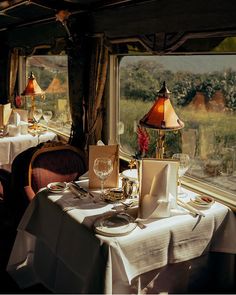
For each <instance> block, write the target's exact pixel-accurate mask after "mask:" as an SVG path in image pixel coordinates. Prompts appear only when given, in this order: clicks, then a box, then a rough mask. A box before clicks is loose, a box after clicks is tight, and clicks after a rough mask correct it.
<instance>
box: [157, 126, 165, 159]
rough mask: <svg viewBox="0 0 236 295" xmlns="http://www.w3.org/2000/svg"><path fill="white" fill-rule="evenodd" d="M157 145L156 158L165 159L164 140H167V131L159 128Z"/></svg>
mask: <svg viewBox="0 0 236 295" xmlns="http://www.w3.org/2000/svg"><path fill="white" fill-rule="evenodd" d="M157 133H158V137H157V146H156V158H157V159H163V157H164V142H165V131H163V130H160V129H158V130H157Z"/></svg>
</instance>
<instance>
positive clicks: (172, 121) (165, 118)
mask: <svg viewBox="0 0 236 295" xmlns="http://www.w3.org/2000/svg"><path fill="white" fill-rule="evenodd" d="M169 96H170V91H169V90H168V89H167V87H166V83H165V82H164V83H163V86H162V88H161V89H160V91H159V92H158V94H157V98H156V100H155V103H154V105H153V106H152V107H151V109H150V110H149V112H148V113H147V114H146V115H145V116H144V117H143V118H142V119H141V120H140V121H139V123H140V125H142V126H143V127H145V128H151V129H156V130H157V131H158V138H157V147H156V157H157V158H160V159H162V158H163V156H164V141H165V132H166V131H174V130H178V129H181V128H183V127H184V123H183V122H182V121H181V120H180V119H179V118H178V116H177V115H176V113H175V111H174V108H173V106H172V104H171V101H170V98H169Z"/></svg>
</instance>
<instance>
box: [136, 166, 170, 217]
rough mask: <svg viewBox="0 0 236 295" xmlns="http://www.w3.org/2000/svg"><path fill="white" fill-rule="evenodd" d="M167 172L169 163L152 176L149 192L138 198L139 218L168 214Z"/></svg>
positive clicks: (165, 215)
mask: <svg viewBox="0 0 236 295" xmlns="http://www.w3.org/2000/svg"><path fill="white" fill-rule="evenodd" d="M169 174H170V165H169V164H167V165H165V166H164V168H163V169H162V171H161V173H159V174H158V175H155V176H154V177H153V180H152V185H151V189H150V192H149V194H146V195H144V196H143V197H142V198H141V200H140V210H139V217H140V218H142V219H147V218H161V217H169V216H170V203H171V202H170V200H169V188H168V182H169V179H170V177H169Z"/></svg>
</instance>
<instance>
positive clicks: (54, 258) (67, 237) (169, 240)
mask: <svg viewBox="0 0 236 295" xmlns="http://www.w3.org/2000/svg"><path fill="white" fill-rule="evenodd" d="M177 170H178V165H177V164H176V162H175V161H158V160H146V161H143V163H142V170H141V179H140V191H139V200H138V202H136V204H135V206H130V207H129V206H128V204H129V203H130V201H132V200H133V201H134V198H133V197H131V198H130V199H121V200H119V201H117V200H116V202H115V203H114V202H108V201H105V200H104V199H103V198H101V196H102V195H103V193H104V192H103V191H102V190H101V189H103V187H101V188H99V187H98V188H96V189H95V188H90V187H89V181H90V179H89V177H86V176H82V177H81V180H79V181H76V182H75V183H73V182H72V183H69V184H65V185H61V184H60V183H53V184H49V186H48V188H45V189H42V190H41V191H40V192H38V194H37V195H36V197H35V198H34V199H33V200H32V202H31V203H30V205H29V207H28V208H27V210H26V212H25V214H24V216H23V218H22V220H21V223H20V224H19V227H18V234H17V237H16V240H15V244H14V247H13V249H12V252H11V256H10V259H9V262H8V267H7V270H8V272H9V274H10V275H11V276H12V277H13V278H14V279H15V281H16V282H17V283H18V284H19V286H20V287H21V288H25V287H27V286H30V285H33V284H35V283H39V282H40V283H43V284H44V285H45V286H46V287H47V288H48V289H49V290H51V291H52V292H55V293H105V294H118V293H126V294H128V293H136V294H138V293H140V292H141V291H142V290H143V288H145V287H146V286H147V282H149V283H150V282H151V281H153V282H154V281H158V276H159V274H160V277H162V272H163V271H164V272H167V273H168V270H170V271H171V269H172V266H173V265H176V267H177V269H178V268H179V269H180V270H181V272H184V273H185V275H187V272H188V270H187V269H185V268H186V265H189V263H191V264H192V265H194V263H195V262H196V261H199V259H200V260H201V259H203V260H204V259H205V257H206V256H207V255H210V253H212V252H221V253H235V252H236V247H235V245H236V241H235V239H236V238H235V237H236V233H235V216H234V214H233V212H232V211H231V210H230V209H229V208H228V207H226V206H224V205H222V204H220V203H218V202H216V201H213V200H210V199H206V198H205V199H204V197H203V198H200V196H199V195H198V194H196V193H194V192H191V191H189V190H186V189H184V192H185V193H186V194H187V199H186V204H187V206H189V207H188V208H183V206H181V207H180V206H178V204H177V203H176V202H175V199H176V194H177ZM88 175H89V174H88ZM121 175H122V174H121ZM160 179H162V184H163V185H162V186H161V187H160V186H159V187H158V186H157V183H158V180H160ZM173 179H174V181H173ZM120 183H122V181H121V182H120ZM104 186H105V187H106V180H105V182H104ZM72 187H73V189H71V188H72ZM107 190H111V188H105V192H107ZM76 191H77V193H76ZM148 196H149V197H148ZM150 196H151V197H150ZM199 198H200V199H199ZM194 201H196V202H201V204H200V205H202V206H206V207H204V208H195V207H194V204H190V202H194ZM150 202H151V204H152V205H151V206H150ZM203 202H209V203H208V205H203ZM117 203H119V204H117ZM125 204H127V206H126V205H125ZM150 208H151V209H152V210H151V209H150ZM190 208H195V209H196V210H198V211H199V212H201V213H203V215H204V216H200V213H199V214H197V213H196V214H193V212H192V210H193V209H190ZM199 216H200V217H201V218H199ZM196 217H198V218H196ZM139 222H140V223H141V224H143V225H144V227H141V226H138V223H139ZM177 273H178V272H177ZM91 280H93V282H94V284H91V283H90V284H89V282H91ZM145 282H146V283H145ZM158 282H159V281H158ZM149 283H148V284H149ZM159 283H160V282H159ZM160 284H161V283H160ZM168 284H169V285H170V286H171V279H170V280H169V281H168ZM149 287H150V286H149Z"/></svg>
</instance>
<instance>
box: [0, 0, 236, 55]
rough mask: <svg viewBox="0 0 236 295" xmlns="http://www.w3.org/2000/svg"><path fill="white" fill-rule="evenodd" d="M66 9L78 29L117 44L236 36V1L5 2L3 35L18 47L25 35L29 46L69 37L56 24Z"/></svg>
mask: <svg viewBox="0 0 236 295" xmlns="http://www.w3.org/2000/svg"><path fill="white" fill-rule="evenodd" d="M60 10H67V11H69V13H70V16H69V19H68V22H67V24H68V27H69V29H71V28H72V30H74V32H75V31H77V30H78V31H79V32H83V33H86V34H100V33H102V34H105V35H106V37H107V38H109V39H110V40H112V42H114V40H118V42H119V40H122V39H123V40H126V39H125V38H131V37H132V38H135V37H137V38H139V40H140V39H141V40H143V44H144V43H145V44H146V45H147V47H148V46H149V45H148V44H149V43H151V47H152V50H154V51H155V49H157V51H158V52H161V50H162V47H163V42H165V44H167V43H168V44H169V45H170V46H172V43H173V44H177V43H178V40H179V38H182V37H183V36H184V38H185V37H186V36H187V37H188V36H189V34H190V35H191V34H199V33H205V34H206V35H207V34H208V33H209V34H211V33H212V32H213V34H214V33H215V32H219V33H220V34H219V35H220V36H222V35H221V34H222V33H223V35H224V34H225V35H226V36H227V35H229V36H231V35H236V34H235V32H236V12H235V11H236V1H235V0H225V1H222V0H198V1H196V0H176V1H175V0H9V1H5V0H4V1H3V0H0V34H1V33H2V34H5V35H7V37H6V40H7V43H8V44H10V46H17V44H18V43H17V42H18V38H20V36H22V34H24V35H28V41H27V38H24V42H26V43H27V42H28V43H29V45H30V44H31V43H32V40H31V39H33V38H34V37H35V36H36V37H37V38H38V40H39V41H38V43H40V42H41V41H42V40H43V38H44V39H45V40H46V39H47V40H49V43H50V42H54V40H55V39H56V38H58V37H60V36H63V34H64V35H65V36H67V37H68V36H69V34H70V32H69V33H68V31H66V30H65V26H64V28H62V26H63V25H64V24H63V25H62V24H58V22H57V23H56V16H55V15H56V13H57V12H58V11H60ZM48 24H50V25H48ZM71 24H72V25H71ZM73 25H74V27H73ZM22 28H23V29H24V32H23V29H22ZM22 32H23V33H22ZM42 34H44V36H42V37H41V39H42V40H41V41H40V35H42ZM53 34H54V40H51V35H53ZM216 35H217V34H216ZM197 36H198V35H197ZM199 36H200V37H201V36H202V35H199ZM36 37H35V38H36ZM182 40H183V38H182ZM115 42H116V41H115ZM122 42H123V41H122ZM113 44H114V43H113ZM145 44H144V47H145V46H146V45H145ZM165 46H166V45H165Z"/></svg>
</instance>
